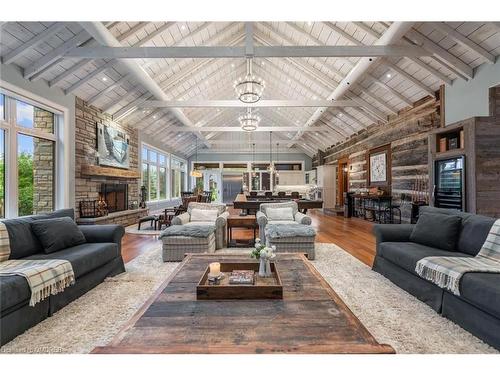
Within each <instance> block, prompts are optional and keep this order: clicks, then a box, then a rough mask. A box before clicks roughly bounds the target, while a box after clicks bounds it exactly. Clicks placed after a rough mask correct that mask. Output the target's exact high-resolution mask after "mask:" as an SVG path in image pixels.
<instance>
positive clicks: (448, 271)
mask: <svg viewBox="0 0 500 375" xmlns="http://www.w3.org/2000/svg"><path fill="white" fill-rule="evenodd" d="M415 272H417V273H418V274H419V275H420V276H421V277H422V278H424V279H426V280H429V281H431V282H433V283H434V284H436V285H438V286H439V287H441V288H445V289H448V290H450V291H451V292H452V293H453V294H455V295H457V296H459V295H460V280H461V279H462V276H463V275H464V274H465V273H467V272H490V273H500V219H498V220H497V221H495V223H494V224H493V226H492V227H491V229H490V232H489V234H488V237H487V238H486V241H485V242H484V244H483V246H482V248H481V250H480V251H479V253H478V254H477V255H476V256H475V257H474V258H465V257H427V258H423V259H421V260H419V261H418V262H417V266H416V268H415Z"/></svg>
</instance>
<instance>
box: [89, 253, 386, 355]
mask: <svg viewBox="0 0 500 375" xmlns="http://www.w3.org/2000/svg"><path fill="white" fill-rule="evenodd" d="M213 261H218V262H224V261H226V262H245V261H250V260H249V258H248V256H245V255H223V254H220V255H219V254H215V255H208V254H190V255H188V256H187V257H186V258H185V259H184V261H183V262H182V263H181V264H180V266H179V267H178V268H177V270H176V271H175V272H174V273H173V274H172V275H171V277H169V278H168V279H167V280H165V282H164V283H163V284H162V285H161V287H160V288H159V289H158V291H157V292H156V293H155V294H154V295H153V296H152V297H151V298H150V299H149V300H148V301H147V302H146V303H145V304H144V306H143V307H142V308H141V309H139V311H138V312H137V313H136V314H135V315H134V316H133V317H132V319H131V320H130V321H129V322H128V323H127V324H126V325H125V327H124V328H123V329H122V330H121V331H120V332H119V333H118V335H117V336H116V337H115V338H114V339H113V340H112V342H111V343H110V344H109V345H108V346H103V347H97V348H95V349H94V351H93V353H394V349H392V347H390V346H389V345H384V344H379V343H378V342H377V341H376V340H375V338H374V337H373V336H372V335H371V334H370V332H368V330H367V329H366V328H365V327H364V326H363V325H362V324H361V322H360V321H359V320H358V319H357V318H356V316H354V314H353V313H352V312H351V311H350V310H349V308H348V307H347V306H346V305H345V304H344V302H342V300H341V299H340V298H339V296H338V295H337V294H336V293H335V291H334V290H333V289H332V288H331V287H330V286H329V285H328V283H327V282H326V281H325V280H324V279H323V278H322V277H321V275H320V274H319V273H318V271H316V269H315V268H314V267H313V266H312V264H311V263H310V262H309V261H308V260H307V258H306V257H305V256H304V255H302V254H289V253H286V254H278V256H277V259H276V263H277V265H278V266H279V269H280V276H281V281H282V283H283V299H282V300H217V301H213V300H210V301H206V300H203V301H199V300H196V285H197V283H198V282H199V281H200V278H201V276H202V274H203V272H204V271H205V269H206V267H207V265H208V264H209V263H210V262H213ZM353 282H354V281H353Z"/></svg>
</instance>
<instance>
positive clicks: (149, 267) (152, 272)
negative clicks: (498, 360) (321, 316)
mask: <svg viewBox="0 0 500 375" xmlns="http://www.w3.org/2000/svg"><path fill="white" fill-rule="evenodd" d="M245 251H247V252H248V250H244V249H224V250H221V252H224V253H226V252H236V253H240V254H241V253H242V252H245ZM312 263H313V264H314V266H315V267H316V268H317V269H318V271H319V272H320V273H321V274H322V275H323V277H324V278H325V279H326V280H327V281H328V282H329V283H330V285H331V286H332V287H333V289H334V290H335V291H336V292H337V293H338V294H339V296H340V297H341V298H342V299H343V300H344V301H345V303H346V304H347V305H348V306H349V307H350V309H351V310H352V311H353V312H354V314H355V315H356V316H357V317H358V318H359V319H360V320H361V322H362V323H363V324H364V325H365V326H366V327H367V328H368V330H369V331H370V332H371V333H372V334H373V335H374V336H375V337H376V339H377V340H378V341H379V342H380V343H384V344H389V345H391V346H392V347H394V349H395V350H396V352H397V353H498V352H497V351H496V350H495V349H493V348H491V347H490V346H488V345H487V344H485V343H483V342H482V341H481V340H479V339H478V338H476V337H474V336H473V335H471V334H470V333H468V332H466V331H465V330H463V329H462V328H460V327H459V326H457V325H456V324H454V323H452V322H451V321H449V320H447V319H445V318H443V317H441V316H439V315H438V314H436V313H435V312H434V311H433V310H432V309H431V308H430V307H428V306H427V305H425V304H424V303H422V302H420V301H419V300H417V299H416V298H414V297H413V296H411V295H409V294H408V293H406V292H405V291H403V290H402V289H400V288H398V287H397V286H395V285H394V284H392V283H391V282H390V281H388V280H387V279H385V278H384V277H383V276H381V275H379V274H377V273H376V272H373V271H372V270H371V269H370V268H369V267H367V266H366V265H365V264H363V263H361V262H360V261H358V260H357V259H356V258H354V257H352V256H351V255H349V254H348V253H347V252H345V251H344V250H342V249H341V248H340V247H338V246H336V245H334V244H326V243H318V244H316V260H314V261H313V262H312ZM177 265H178V263H163V262H162V261H161V246H160V243H159V244H158V245H155V246H152V247H151V249H150V250H148V251H146V252H145V253H144V254H142V255H140V256H139V257H137V258H136V259H134V260H133V261H131V262H129V263H128V264H127V265H126V268H127V273H125V274H122V275H118V276H116V277H113V278H109V279H107V280H106V281H105V282H104V283H102V284H100V285H99V286H98V287H96V288H94V289H93V290H91V291H90V292H88V293H87V294H85V295H84V296H83V297H81V298H79V299H78V300H76V301H74V302H73V303H71V304H70V305H68V306H66V307H65V308H64V309H62V310H61V311H59V312H58V313H56V314H55V315H54V316H52V317H50V318H49V319H47V320H45V321H43V322H41V323H40V324H38V325H37V326H35V327H33V328H32V329H30V330H29V331H27V332H25V333H24V334H22V335H20V336H18V337H17V338H15V339H14V340H13V341H11V342H10V343H8V344H6V345H4V346H3V347H2V348H1V349H0V351H1V352H4V353H32V352H37V353H39V352H43V353H88V352H90V351H91V350H92V349H93V348H94V347H96V346H101V345H105V344H107V343H108V342H109V341H110V340H111V339H112V338H113V337H114V336H115V334H116V333H117V332H118V331H119V329H120V328H121V327H122V326H123V325H124V324H125V323H126V322H127V320H128V319H129V318H130V317H131V316H132V315H133V313H134V312H135V311H136V310H137V309H138V308H139V307H140V306H141V305H142V304H143V303H144V302H145V301H146V300H147V299H148V297H149V296H150V295H151V294H152V293H153V291H154V290H155V289H156V288H157V287H158V286H159V284H160V283H161V282H162V281H163V280H164V279H165V278H166V277H167V276H168V275H169V274H170V273H171V272H172V271H173V270H174V269H175V267H177Z"/></svg>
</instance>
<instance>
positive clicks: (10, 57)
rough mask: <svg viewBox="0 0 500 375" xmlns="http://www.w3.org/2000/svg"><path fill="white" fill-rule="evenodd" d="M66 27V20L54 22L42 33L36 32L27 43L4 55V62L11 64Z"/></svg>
mask: <svg viewBox="0 0 500 375" xmlns="http://www.w3.org/2000/svg"><path fill="white" fill-rule="evenodd" d="M64 27H66V23H65V22H54V23H53V24H52V25H50V26H49V27H48V28H46V29H45V30H43V31H41V32H40V33H38V34H36V35H35V36H34V37H33V38H31V39H30V40H28V41H27V42H26V43H23V44H21V45H20V46H19V47H17V48H16V49H14V50H13V51H11V52H9V53H8V54H6V55H5V56H3V57H2V64H10V63H12V62H14V61H15V60H17V59H18V58H20V57H21V56H23V55H24V54H25V53H26V52H28V51H29V50H30V48H33V47H35V46H37V45H38V44H40V43H42V42H43V41H45V40H46V39H48V38H49V37H51V36H52V35H54V34H55V33H57V32H58V31H61V30H62V29H63V28H64Z"/></svg>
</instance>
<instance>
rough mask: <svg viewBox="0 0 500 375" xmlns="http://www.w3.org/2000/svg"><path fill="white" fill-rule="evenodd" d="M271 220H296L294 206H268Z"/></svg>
mask: <svg viewBox="0 0 500 375" xmlns="http://www.w3.org/2000/svg"><path fill="white" fill-rule="evenodd" d="M266 216H267V219H268V220H269V221H294V217H293V209H292V207H279V208H271V207H269V208H266Z"/></svg>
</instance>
